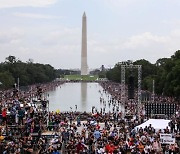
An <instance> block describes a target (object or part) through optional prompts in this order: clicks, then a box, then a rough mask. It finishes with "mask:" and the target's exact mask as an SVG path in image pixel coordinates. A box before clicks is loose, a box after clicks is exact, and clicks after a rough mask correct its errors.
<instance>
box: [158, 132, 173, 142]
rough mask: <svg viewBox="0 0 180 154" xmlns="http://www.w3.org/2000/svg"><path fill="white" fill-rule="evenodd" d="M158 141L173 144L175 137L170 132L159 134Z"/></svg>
mask: <svg viewBox="0 0 180 154" xmlns="http://www.w3.org/2000/svg"><path fill="white" fill-rule="evenodd" d="M160 143H161V144H174V143H175V138H173V136H172V134H160Z"/></svg>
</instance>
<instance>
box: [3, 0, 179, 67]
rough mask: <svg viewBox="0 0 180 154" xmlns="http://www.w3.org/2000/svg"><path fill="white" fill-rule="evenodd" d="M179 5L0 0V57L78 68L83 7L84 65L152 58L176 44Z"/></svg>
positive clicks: (157, 0) (146, 0)
mask: <svg viewBox="0 0 180 154" xmlns="http://www.w3.org/2000/svg"><path fill="white" fill-rule="evenodd" d="M179 8H180V0H0V55H1V56H0V62H3V61H5V58H6V57H8V56H9V55H14V56H16V57H17V58H19V59H20V60H22V61H27V60H28V59H33V60H34V62H39V63H43V64H50V65H52V66H53V67H55V68H80V64H81V63H80V61H81V35H82V34H81V28H82V15H83V12H84V11H85V12H86V16H87V31H88V65H89V68H99V67H100V66H101V65H105V67H113V66H114V64H116V63H117V62H119V61H125V60H133V61H134V60H137V59H146V60H148V61H150V62H151V63H154V62H156V60H157V59H158V58H163V57H170V56H171V55H172V54H174V52H175V51H177V50H178V49H180V9H179Z"/></svg>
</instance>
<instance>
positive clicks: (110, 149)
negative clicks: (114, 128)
mask: <svg viewBox="0 0 180 154" xmlns="http://www.w3.org/2000/svg"><path fill="white" fill-rule="evenodd" d="M105 150H106V152H107V153H108V154H113V152H114V150H115V146H114V144H113V143H112V142H110V143H109V144H107V145H106V147H105Z"/></svg>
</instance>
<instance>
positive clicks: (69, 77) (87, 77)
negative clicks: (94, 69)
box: [64, 75, 98, 81]
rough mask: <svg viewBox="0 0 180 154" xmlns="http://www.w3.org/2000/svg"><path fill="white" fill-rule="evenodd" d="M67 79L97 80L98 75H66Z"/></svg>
mask: <svg viewBox="0 0 180 154" xmlns="http://www.w3.org/2000/svg"><path fill="white" fill-rule="evenodd" d="M64 79H66V80H82V81H95V80H96V79H98V75H65V76H64Z"/></svg>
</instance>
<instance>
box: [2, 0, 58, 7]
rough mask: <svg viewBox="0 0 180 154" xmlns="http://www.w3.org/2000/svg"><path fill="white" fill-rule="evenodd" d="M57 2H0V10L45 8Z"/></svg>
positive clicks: (55, 0) (22, 0) (13, 0)
mask: <svg viewBox="0 0 180 154" xmlns="http://www.w3.org/2000/svg"><path fill="white" fill-rule="evenodd" d="M56 2H57V0H0V8H12V7H46V6H48V5H52V4H55V3H56Z"/></svg>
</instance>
